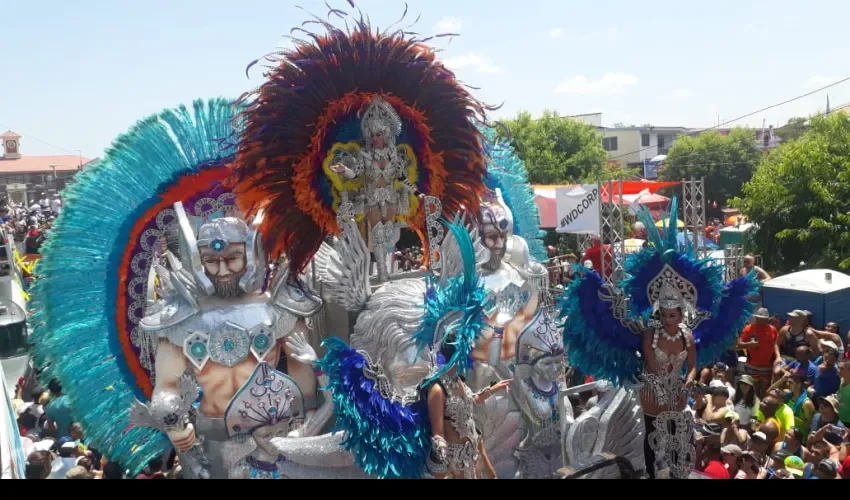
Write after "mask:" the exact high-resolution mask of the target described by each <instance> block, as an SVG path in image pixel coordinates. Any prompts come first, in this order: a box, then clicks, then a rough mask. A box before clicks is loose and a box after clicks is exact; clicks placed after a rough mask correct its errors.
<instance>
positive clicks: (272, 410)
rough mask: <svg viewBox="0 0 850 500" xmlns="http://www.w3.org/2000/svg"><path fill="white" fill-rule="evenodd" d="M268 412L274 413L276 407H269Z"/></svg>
mask: <svg viewBox="0 0 850 500" xmlns="http://www.w3.org/2000/svg"><path fill="white" fill-rule="evenodd" d="M269 413H270V414H272V415H274V414H275V413H277V408H275V407H274V406H272V407H271V408H269Z"/></svg>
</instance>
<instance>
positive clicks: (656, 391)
mask: <svg viewBox="0 0 850 500" xmlns="http://www.w3.org/2000/svg"><path fill="white" fill-rule="evenodd" d="M662 334H663V332H661V329H660V328H657V329H656V330H655V332H654V333H653V335H654V336H655V337H656V339H657V338H658V336H659V335H662ZM680 334H681V338H682V339H683V343H684V344H685V350H683V351H680V352H677V353H675V354H668V353H667V352H665V351H663V350H661V348H659V347H658V345H657V344H658V343H657V340H655V341H653V348H652V352H653V354H654V355H655V366H654V371H650V370H648V369H647V366H646V365H644V370H643V373H642V379H643V382H644V384H643V387H642V388H641V397H642V399H644V400H647V401H652V402H654V403H655V404H656V405H658V406H661V407H666V408H672V406H674V405H675V404H676V403H677V402H678V401H679V400H680V395H681V392H682V388H683V387H684V383H683V382H682V370H683V367H684V364H685V361H687V359H688V350H687V340H685V339H687V336H686V334H685V332H683V331H682V330H681V329H680Z"/></svg>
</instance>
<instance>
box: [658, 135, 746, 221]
mask: <svg viewBox="0 0 850 500" xmlns="http://www.w3.org/2000/svg"><path fill="white" fill-rule="evenodd" d="M760 158H761V150H759V148H758V145H757V144H756V138H755V134H754V133H753V132H752V131H749V130H745V129H734V130H732V131H731V132H730V133H729V135H721V134H719V133H717V132H707V133H703V134H700V135H699V136H697V137H681V138H679V139H676V142H675V143H673V147H671V148H670V151H669V152H668V153H667V161H666V162H665V163H664V168H663V169H662V170H661V172H660V175H659V177H660V178H661V180H670V181H678V180H681V179H687V178H691V177H694V178H700V177H703V178H705V198H706V204H708V205H711V204H713V203H714V202H717V206H718V207H723V206H724V205H725V204H726V202H727V201H728V200H730V199H731V198H733V197H735V196H739V195H740V194H741V187H742V186H743V184H744V183H745V182H747V181H749V180H750V179H751V178H752V176H753V172H754V171H755V169H756V166H757V165H758V163H759V160H760Z"/></svg>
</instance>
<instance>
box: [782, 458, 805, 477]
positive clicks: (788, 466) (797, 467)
mask: <svg viewBox="0 0 850 500" xmlns="http://www.w3.org/2000/svg"><path fill="white" fill-rule="evenodd" d="M805 468H806V464H805V462H803V459H802V458H800V457H798V456H796V455H793V456H790V457H787V458H785V470H787V471H788V472H790V473H791V474H792V475H793V476H794V477H795V478H797V479H800V478H802V477H803V471H804V470H805Z"/></svg>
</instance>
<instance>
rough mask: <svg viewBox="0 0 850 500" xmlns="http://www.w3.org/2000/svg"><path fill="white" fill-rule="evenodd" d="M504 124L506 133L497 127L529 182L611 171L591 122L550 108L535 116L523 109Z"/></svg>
mask: <svg viewBox="0 0 850 500" xmlns="http://www.w3.org/2000/svg"><path fill="white" fill-rule="evenodd" d="M504 124H505V125H506V126H507V128H508V131H509V132H510V134H508V133H507V132H508V131H505V130H501V129H500V130H499V134H500V135H502V136H508V135H509V138H510V139H511V140H512V141H513V143H514V147H515V148H516V152H517V155H518V156H519V157H520V159H522V161H523V162H524V163H525V167H526V168H527V169H528V180H529V182H531V183H532V184H568V183H574V182H579V181H582V180H587V179H592V180H596V179H597V178H599V177H603V178H604V177H605V176H606V175H611V173H610V171H608V170H607V168H606V163H607V160H608V153H606V152H605V150H604V149H603V148H602V137H601V136H600V135H599V134H598V133H597V132H596V128H594V127H593V126H591V125H586V124H584V123H581V122H579V121H576V120H573V119H572V118H567V117H562V116H559V115H558V113H556V112H554V111H545V112H544V113H543V116H542V117H540V118H538V119H534V118H532V116H531V114H530V113H528V112H525V111H523V112H521V113H519V114H518V115H517V117H516V118H514V119H513V120H508V121H506V122H504Z"/></svg>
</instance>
